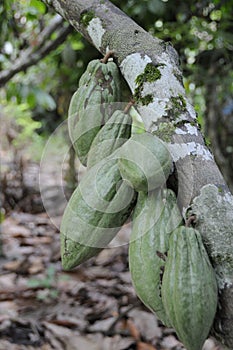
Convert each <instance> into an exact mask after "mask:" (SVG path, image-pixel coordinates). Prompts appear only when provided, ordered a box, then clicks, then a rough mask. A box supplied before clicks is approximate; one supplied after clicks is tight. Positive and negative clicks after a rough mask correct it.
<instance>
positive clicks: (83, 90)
mask: <svg viewBox="0 0 233 350" xmlns="http://www.w3.org/2000/svg"><path fill="white" fill-rule="evenodd" d="M120 96H121V88H120V75H119V71H118V67H117V65H116V64H115V63H114V62H107V63H102V62H101V61H100V60H93V61H91V62H90V63H89V64H88V66H87V69H86V71H85V73H84V74H83V75H82V77H81V78H80V80H79V88H78V90H77V91H76V92H75V93H74V95H73V96H72V99H71V102H70V107H69V111H68V128H69V134H70V138H71V141H72V144H73V146H74V149H75V151H76V153H77V155H78V157H79V159H80V161H81V162H82V164H83V165H86V162H87V154H88V151H89V149H90V147H91V143H92V141H93V139H94V138H95V136H96V134H97V133H98V131H99V130H100V128H101V127H102V125H103V124H104V123H105V122H106V121H107V120H108V119H109V118H110V116H111V114H112V112H113V110H114V108H116V107H115V106H114V102H117V101H120Z"/></svg>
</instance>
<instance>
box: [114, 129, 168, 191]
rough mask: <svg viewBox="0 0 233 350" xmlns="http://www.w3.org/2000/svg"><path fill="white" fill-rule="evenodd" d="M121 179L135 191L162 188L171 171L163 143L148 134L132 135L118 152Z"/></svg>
mask: <svg viewBox="0 0 233 350" xmlns="http://www.w3.org/2000/svg"><path fill="white" fill-rule="evenodd" d="M118 166H119V169H120V172H121V175H122V178H123V179H125V180H127V181H129V183H130V184H131V185H132V187H133V188H134V189H135V190H136V191H143V192H147V191H151V190H153V189H155V188H158V187H160V186H162V185H163V184H164V183H165V182H166V180H167V178H168V175H169V173H170V171H171V167H172V160H171V156H170V153H169V151H168V149H167V148H166V146H165V145H164V143H163V142H162V141H161V140H160V139H159V138H158V137H156V136H154V135H152V134H150V133H147V132H145V133H142V134H135V135H133V136H132V137H131V138H130V139H129V140H128V141H127V142H126V143H125V144H124V145H123V146H122V147H121V150H120V152H119V161H118Z"/></svg>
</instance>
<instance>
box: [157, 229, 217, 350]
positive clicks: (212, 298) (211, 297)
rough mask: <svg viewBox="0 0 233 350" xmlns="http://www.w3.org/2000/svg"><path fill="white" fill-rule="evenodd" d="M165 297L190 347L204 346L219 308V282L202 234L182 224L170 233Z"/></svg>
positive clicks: (197, 349)
mask: <svg viewBox="0 0 233 350" xmlns="http://www.w3.org/2000/svg"><path fill="white" fill-rule="evenodd" d="M162 301H163V304H164V308H165V310H166V313H167V315H168V318H169V320H170V322H171V324H172V326H173V327H174V329H175V331H176V333H177V335H178V337H179V339H180V341H181V342H182V343H183V344H184V345H185V347H186V348H187V350H201V349H202V345H203V343H204V341H205V339H206V338H207V336H208V334H209V331H210V328H211V326H212V323H213V320H214V316H215V312H216V307H217V283H216V277H215V272H214V270H213V268H212V266H211V263H210V261H209V257H208V255H207V253H206V250H205V247H204V245H203V243H202V239H201V235H200V233H199V232H198V231H197V230H195V229H193V228H191V227H184V226H182V227H179V228H177V229H176V230H175V231H174V232H173V233H172V235H171V237H170V241H169V251H168V257H167V261H166V264H165V271H164V275H163V280H162Z"/></svg>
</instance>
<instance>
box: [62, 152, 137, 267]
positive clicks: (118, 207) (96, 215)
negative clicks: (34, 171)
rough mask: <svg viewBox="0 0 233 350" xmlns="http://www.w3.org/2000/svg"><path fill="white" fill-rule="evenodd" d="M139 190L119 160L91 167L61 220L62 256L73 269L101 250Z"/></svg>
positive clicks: (65, 262)
mask: <svg viewBox="0 0 233 350" xmlns="http://www.w3.org/2000/svg"><path fill="white" fill-rule="evenodd" d="M135 198H136V195H135V192H134V191H133V190H132V188H131V187H130V186H128V185H127V184H126V183H125V182H124V181H122V178H121V176H120V172H119V170H118V167H117V159H114V158H106V159H104V160H103V161H101V162H99V163H98V164H96V165H95V166H93V167H92V168H90V169H89V170H88V171H87V173H86V174H85V175H84V177H83V178H82V180H81V181H80V183H79V186H78V187H77V189H76V190H75V191H74V193H73V195H72V196H71V198H70V200H69V202H68V204H67V207H66V209H65V212H64V215H63V218H62V223H61V228H60V231H61V257H62V265H63V268H64V269H65V270H69V269H71V268H73V267H75V266H77V265H79V264H81V263H83V262H84V261H86V260H88V259H89V258H91V257H92V256H94V255H96V254H97V253H99V252H100V251H101V250H102V249H103V248H105V247H106V246H107V244H108V243H109V242H110V241H111V240H112V239H113V237H114V236H115V235H116V233H117V232H118V231H119V230H120V228H121V226H122V225H123V224H124V223H125V221H126V220H127V218H128V217H129V215H130V213H131V211H132V208H133V207H134V205H135Z"/></svg>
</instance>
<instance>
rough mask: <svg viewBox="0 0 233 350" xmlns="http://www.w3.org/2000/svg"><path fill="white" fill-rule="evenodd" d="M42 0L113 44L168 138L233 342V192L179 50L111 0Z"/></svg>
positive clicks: (219, 319)
mask: <svg viewBox="0 0 233 350" xmlns="http://www.w3.org/2000/svg"><path fill="white" fill-rule="evenodd" d="M42 1H43V2H44V3H47V4H48V5H50V6H52V7H53V8H54V9H55V10H56V11H57V13H59V14H60V15H62V16H63V17H64V18H65V19H67V20H68V21H69V22H70V24H72V25H73V26H74V28H75V29H76V30H77V31H79V32H80V33H81V34H82V35H83V36H84V37H85V38H86V39H87V40H88V41H89V42H90V43H92V44H93V45H94V46H95V47H96V48H97V49H98V50H99V51H100V52H101V53H102V54H105V53H106V51H109V50H113V51H114V53H115V54H114V58H115V61H116V62H117V64H118V65H119V68H120V70H121V73H122V75H123V76H124V78H125V80H126V81H127V83H128V85H129V87H130V89H131V91H132V93H133V94H134V97H135V98H136V99H137V102H138V108H139V111H140V114H141V115H142V118H143V121H144V124H145V127H146V129H147V130H148V131H150V132H151V133H154V134H156V135H158V136H159V137H160V138H161V139H163V140H164V141H165V142H166V143H167V146H168V147H169V149H170V152H171V155H172V157H173V161H174V164H175V171H174V179H173V180H174V181H173V182H174V183H176V184H177V188H178V201H179V204H180V207H181V208H182V212H183V215H184V217H186V215H187V210H191V212H192V213H193V214H194V215H196V218H197V228H198V229H199V231H200V233H201V234H202V237H203V240H204V243H205V246H206V248H207V250H208V253H209V255H210V256H211V259H212V262H213V265H214V267H215V271H216V273H217V278H218V286H219V296H220V297H219V308H218V312H217V316H216V319H215V325H214V329H213V331H214V333H215V336H217V337H218V339H220V340H221V342H222V343H223V344H225V345H226V346H228V347H229V348H230V349H233V196H232V195H231V194H230V192H229V189H228V187H227V185H226V183H225V181H224V179H223V176H222V174H221V173H220V171H219V169H218V167H217V165H216V163H215V161H214V158H213V155H212V154H211V152H210V151H209V149H208V148H207V147H206V145H205V141H204V139H203V136H202V135H201V133H200V130H199V128H198V124H197V121H196V113H195V111H194V108H193V107H192V106H191V104H190V102H189V101H188V99H187V97H186V95H185V90H184V86H183V83H182V73H181V71H180V67H179V63H178V56H177V53H176V51H175V50H174V48H173V47H172V45H170V44H169V43H165V42H163V41H161V40H159V39H157V38H154V37H152V36H151V35H150V34H149V33H147V32H146V31H145V30H144V29H142V28H141V27H140V26H138V25H137V24H136V23H135V22H134V21H133V20H132V19H130V18H129V17H127V16H126V15H125V14H124V13H123V12H122V11H120V10H119V9H118V8H116V7H115V6H114V5H113V4H112V3H110V2H109V1H108V0H86V1H83V0H66V1H63V0H42ZM148 67H149V68H152V70H153V72H154V75H153V74H152V76H150V79H148V80H147V79H141V81H142V83H141V84H139V83H137V82H138V81H139V79H137V78H138V77H142V76H144V77H145V76H146V72H147V71H148V70H147V68H148ZM200 273H201V271H200ZM207 307H208V305H207Z"/></svg>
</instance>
